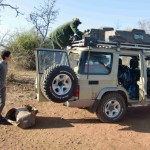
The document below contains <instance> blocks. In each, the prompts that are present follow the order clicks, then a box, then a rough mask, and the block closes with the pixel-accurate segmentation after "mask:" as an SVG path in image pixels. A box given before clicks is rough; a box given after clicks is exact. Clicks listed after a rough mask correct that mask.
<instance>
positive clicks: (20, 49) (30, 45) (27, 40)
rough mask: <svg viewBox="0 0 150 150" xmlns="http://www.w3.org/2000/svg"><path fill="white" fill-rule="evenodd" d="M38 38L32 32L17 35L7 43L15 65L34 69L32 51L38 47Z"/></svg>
mask: <svg viewBox="0 0 150 150" xmlns="http://www.w3.org/2000/svg"><path fill="white" fill-rule="evenodd" d="M38 40H39V39H38V37H37V35H36V33H35V32H34V31H33V30H30V31H27V32H22V33H17V34H16V35H15V36H14V38H13V39H12V40H11V41H10V42H9V48H10V50H11V52H12V54H13V57H14V60H15V61H16V62H17V65H19V66H21V67H23V68H25V69H30V70H33V69H35V56H34V49H35V48H37V47H38Z"/></svg>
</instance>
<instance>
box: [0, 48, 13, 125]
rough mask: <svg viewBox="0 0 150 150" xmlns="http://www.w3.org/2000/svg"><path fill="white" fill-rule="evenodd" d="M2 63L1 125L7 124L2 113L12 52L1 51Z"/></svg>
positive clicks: (0, 91)
mask: <svg viewBox="0 0 150 150" xmlns="http://www.w3.org/2000/svg"><path fill="white" fill-rule="evenodd" d="M1 58H2V60H1V61H0V123H7V121H6V119H5V118H4V117H2V111H3V108H4V106H5V100H6V75H7V71H8V62H9V61H11V52H10V51H8V50H4V51H1Z"/></svg>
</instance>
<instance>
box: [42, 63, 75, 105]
mask: <svg viewBox="0 0 150 150" xmlns="http://www.w3.org/2000/svg"><path fill="white" fill-rule="evenodd" d="M77 85H78V79H77V76H76V73H75V72H74V71H73V70H72V68H70V67H69V66H62V65H55V66H52V67H50V68H48V69H47V70H46V71H45V73H44V74H43V76H42V78H41V90H42V93H43V94H44V95H45V96H46V97H47V98H48V99H50V100H51V101H53V102H56V103H63V102H66V101H67V100H69V99H70V98H71V97H72V96H73V95H74V93H75V90H76V88H77Z"/></svg>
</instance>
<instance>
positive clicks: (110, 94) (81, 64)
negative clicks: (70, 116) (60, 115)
mask: <svg viewBox="0 0 150 150" xmlns="http://www.w3.org/2000/svg"><path fill="white" fill-rule="evenodd" d="M110 30H111V31H109V28H108V30H107V29H105V30H104V29H91V30H90V31H88V33H85V35H84V36H83V40H81V41H75V42H74V43H73V44H72V49H71V50H68V51H65V50H54V49H43V48H38V49H36V50H35V56H36V67H37V79H36V93H37V99H38V100H39V101H50V100H51V101H53V102H56V103H64V105H66V106H69V107H78V108H87V109H88V110H90V111H91V112H96V115H97V116H98V118H99V119H100V120H101V121H102V122H116V121H119V120H120V119H121V118H122V117H123V115H124V114H125V112H126V108H127V107H128V106H133V105H145V104H150V70H149V64H150V43H149V41H150V40H149V38H150V35H148V34H146V33H145V32H144V31H143V30H136V29H134V30H132V31H114V30H112V29H110ZM116 35H117V36H116Z"/></svg>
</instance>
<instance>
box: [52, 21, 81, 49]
mask: <svg viewBox="0 0 150 150" xmlns="http://www.w3.org/2000/svg"><path fill="white" fill-rule="evenodd" d="M79 24H81V21H80V20H79V19H78V18H74V19H73V20H72V21H70V22H67V23H65V24H63V25H61V26H59V27H57V28H56V29H55V30H54V31H52V32H51V33H50V39H51V41H52V42H53V48H54V49H65V48H66V47H67V46H69V45H70V44H71V41H72V37H73V36H74V35H75V36H76V37H77V39H78V40H80V39H82V35H83V33H82V32H81V31H79V30H78V29H77V28H78V26H79Z"/></svg>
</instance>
